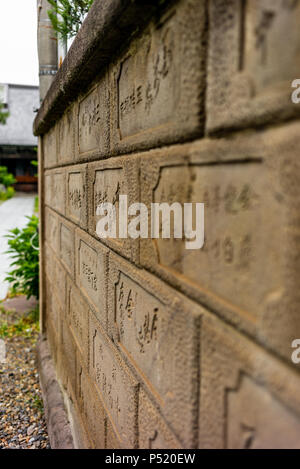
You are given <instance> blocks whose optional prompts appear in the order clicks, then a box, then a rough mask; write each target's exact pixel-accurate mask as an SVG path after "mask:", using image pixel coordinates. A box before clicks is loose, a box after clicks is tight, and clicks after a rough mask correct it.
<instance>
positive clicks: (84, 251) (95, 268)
mask: <svg viewBox="0 0 300 469" xmlns="http://www.w3.org/2000/svg"><path fill="white" fill-rule="evenodd" d="M107 256H108V251H107V248H106V247H104V246H103V245H101V243H100V242H99V241H96V240H95V239H93V238H92V237H91V236H89V235H87V234H86V233H84V232H83V231H82V230H77V231H76V283H77V285H78V287H79V289H80V292H81V293H82V294H83V295H85V297H86V298H87V300H88V301H89V303H90V305H91V306H92V307H93V309H94V311H95V315H96V317H97V318H98V320H99V321H100V323H101V324H102V327H103V328H104V329H106V328H107V311H106V301H107V300H106V298H107V262H108V261H107Z"/></svg>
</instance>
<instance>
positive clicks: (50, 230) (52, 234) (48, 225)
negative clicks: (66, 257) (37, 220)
mask: <svg viewBox="0 0 300 469" xmlns="http://www.w3.org/2000/svg"><path fill="white" fill-rule="evenodd" d="M44 224H45V238H46V242H47V243H48V244H49V246H51V248H52V249H53V251H54V252H55V253H56V254H57V255H59V217H58V215H57V214H56V213H55V212H54V211H53V210H51V209H49V208H48V207H46V208H45V221H44Z"/></svg>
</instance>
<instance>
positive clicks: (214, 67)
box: [207, 0, 300, 132]
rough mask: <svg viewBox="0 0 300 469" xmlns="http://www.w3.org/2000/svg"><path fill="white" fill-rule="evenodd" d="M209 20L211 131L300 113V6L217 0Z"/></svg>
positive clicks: (256, 0) (277, 1)
mask: <svg viewBox="0 0 300 469" xmlns="http://www.w3.org/2000/svg"><path fill="white" fill-rule="evenodd" d="M209 18H210V24H209V49H208V88H207V131H208V132H213V131H217V130H222V129H224V128H238V127H245V126H247V125H252V124H254V125H256V126H257V125H258V124H260V125H262V124H265V123H267V122H271V121H273V122H274V121H278V120H280V119H286V118H288V117H292V116H295V115H299V109H300V108H299V106H295V105H294V104H293V103H292V100H291V93H292V89H291V83H292V81H293V80H294V79H295V78H297V77H298V75H299V67H298V63H299V58H300V53H299V46H300V38H299V34H298V29H299V19H300V4H299V2H298V1H289V0H284V1H281V0H275V1H272V0H263V1H262V0H254V1H252V2H246V1H244V0H230V1H228V2H226V4H225V3H224V1H223V0H213V1H211V2H210V12H209ZM287 44H288V46H287Z"/></svg>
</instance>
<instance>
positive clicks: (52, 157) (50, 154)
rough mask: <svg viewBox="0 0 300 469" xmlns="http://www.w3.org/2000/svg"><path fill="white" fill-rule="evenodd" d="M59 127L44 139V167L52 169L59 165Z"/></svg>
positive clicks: (53, 129) (54, 128) (53, 128)
mask: <svg viewBox="0 0 300 469" xmlns="http://www.w3.org/2000/svg"><path fill="white" fill-rule="evenodd" d="M56 133H57V127H56V126H54V127H52V129H51V130H50V131H49V132H48V133H47V135H45V137H44V139H43V160H44V167H45V168H51V167H54V166H56V165H57V136H56V135H57V134H56Z"/></svg>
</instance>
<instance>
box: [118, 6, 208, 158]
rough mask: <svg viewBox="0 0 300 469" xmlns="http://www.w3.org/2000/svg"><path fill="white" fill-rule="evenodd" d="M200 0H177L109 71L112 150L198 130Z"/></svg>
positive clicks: (202, 35) (183, 136)
mask: <svg viewBox="0 0 300 469" xmlns="http://www.w3.org/2000/svg"><path fill="white" fill-rule="evenodd" d="M205 26H206V11H205V3H203V2H201V3H200V2H198V1H197V0H189V1H180V2H177V3H176V4H175V6H174V7H173V8H171V9H168V10H167V12H166V13H165V15H164V16H162V17H160V19H159V21H157V22H156V23H155V22H154V23H151V25H150V26H149V28H148V29H147V30H146V31H145V33H144V34H143V36H142V37H141V38H140V39H138V40H137V41H135V42H133V43H132V44H131V45H130V48H129V49H128V51H126V53H125V54H124V55H123V57H122V58H121V59H118V62H117V63H116V65H115V66H114V67H113V68H112V72H111V87H112V93H113V94H112V96H113V99H112V101H111V103H112V122H113V134H112V146H113V149H114V150H117V151H119V150H122V151H124V150H130V149H132V148H134V149H135V148H149V147H151V146H156V145H160V144H162V143H166V142H173V141H178V140H185V139H187V138H188V137H191V136H194V135H197V134H198V135H199V134H200V133H201V132H202V131H203V109H204V108H203V106H204V99H203V94H204V87H205V82H204V68H205V67H204V65H205V43H206V41H205V39H206V30H205Z"/></svg>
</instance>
